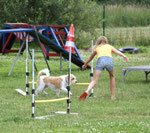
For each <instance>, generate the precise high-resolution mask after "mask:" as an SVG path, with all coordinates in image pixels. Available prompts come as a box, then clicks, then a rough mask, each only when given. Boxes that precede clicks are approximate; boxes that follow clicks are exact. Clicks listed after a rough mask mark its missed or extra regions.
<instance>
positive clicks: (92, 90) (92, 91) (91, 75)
mask: <svg viewBox="0 0 150 133" xmlns="http://www.w3.org/2000/svg"><path fill="white" fill-rule="evenodd" d="M92 53H93V40H91V54H92ZM90 77H91V81H92V80H93V60H92V61H91V72H90ZM93 93H94V89H93V88H92V89H91V94H90V95H89V97H91V96H93Z"/></svg>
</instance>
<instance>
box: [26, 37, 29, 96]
mask: <svg viewBox="0 0 150 133" xmlns="http://www.w3.org/2000/svg"><path fill="white" fill-rule="evenodd" d="M28 79H29V71H28V36H26V95H28V94H29V92H28V89H29V80H28Z"/></svg>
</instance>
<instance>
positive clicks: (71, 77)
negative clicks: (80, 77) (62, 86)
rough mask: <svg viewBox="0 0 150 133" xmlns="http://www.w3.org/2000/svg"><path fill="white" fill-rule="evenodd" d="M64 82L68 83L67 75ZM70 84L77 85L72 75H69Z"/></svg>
mask: <svg viewBox="0 0 150 133" xmlns="http://www.w3.org/2000/svg"><path fill="white" fill-rule="evenodd" d="M66 81H67V82H68V75H67V76H66ZM70 82H71V84H75V83H77V79H76V77H75V76H74V75H73V74H71V75H70Z"/></svg>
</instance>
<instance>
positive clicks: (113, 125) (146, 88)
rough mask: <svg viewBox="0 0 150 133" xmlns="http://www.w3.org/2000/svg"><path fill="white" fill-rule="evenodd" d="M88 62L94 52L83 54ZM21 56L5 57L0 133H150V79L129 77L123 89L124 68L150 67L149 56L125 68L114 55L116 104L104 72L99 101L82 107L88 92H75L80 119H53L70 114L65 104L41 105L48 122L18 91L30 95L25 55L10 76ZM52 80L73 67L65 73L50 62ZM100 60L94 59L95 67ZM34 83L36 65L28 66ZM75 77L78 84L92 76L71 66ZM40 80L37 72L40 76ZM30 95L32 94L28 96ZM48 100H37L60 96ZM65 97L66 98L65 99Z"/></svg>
mask: <svg viewBox="0 0 150 133" xmlns="http://www.w3.org/2000/svg"><path fill="white" fill-rule="evenodd" d="M80 53H81V56H82V58H83V59H84V60H86V59H87V58H88V57H89V55H90V51H88V52H87V51H86V52H85V51H82V52H80ZM15 56H16V54H8V55H5V56H3V55H0V75H1V76H0V92H1V93H0V132H1V133H63V132H64V133H72V132H74V133H101V132H103V133H110V132H111V133H148V132H150V96H149V94H150V78H149V80H148V81H147V82H146V81H145V73H144V72H130V73H129V74H128V76H127V77H126V78H125V83H122V68H123V67H126V66H136V65H150V50H149V52H147V53H145V54H144V53H142V54H132V55H129V54H127V56H129V59H130V62H129V63H125V61H124V60H123V59H122V57H119V56H115V55H114V64H115V78H116V99H115V100H114V101H112V100H110V88H109V77H108V73H107V72H106V71H104V72H103V73H102V76H101V77H100V79H99V82H98V84H97V85H96V86H95V87H94V95H95V96H96V97H94V98H87V99H86V100H84V101H79V100H78V97H79V96H80V95H81V94H82V93H83V92H84V90H85V89H86V87H87V86H71V91H72V93H73V95H72V96H71V101H72V103H71V112H76V113H79V115H71V114H68V115H60V114H54V113H53V112H55V111H66V106H67V104H66V101H61V102H55V103H42V104H36V107H35V116H45V115H51V116H50V117H48V118H47V119H42V120H39V119H33V118H32V117H31V112H32V111H31V95H28V96H22V95H20V94H19V93H17V92H16V91H15V89H17V88H20V89H23V90H24V91H25V85H26V83H25V80H26V77H25V53H24V54H23V55H21V56H19V59H18V61H17V63H16V65H15V67H14V69H13V71H12V74H11V75H10V76H8V72H9V70H10V68H11V65H12V64H13V61H14V58H15ZM48 62H49V65H50V68H51V71H52V73H51V75H53V76H58V75H63V74H67V73H68V62H65V61H63V68H62V71H61V72H60V70H59V69H60V66H59V64H60V61H59V58H58V57H51V58H50V60H49V61H48ZM35 63H36V65H37V68H38V70H41V69H44V68H46V64H45V62H44V59H43V57H42V54H41V53H36V54H35ZM95 63H96V58H95V59H94V65H95ZM29 69H30V80H31V60H29ZM72 73H73V74H74V75H75V76H76V77H77V80H78V82H80V83H87V82H90V76H89V74H90V70H85V71H81V70H80V69H79V68H78V67H77V66H75V65H74V64H72ZM35 80H37V72H35ZM29 92H30V94H31V89H30V90H29ZM47 92H48V95H44V94H39V95H38V96H36V97H35V98H36V99H45V100H46V99H54V98H57V97H56V94H55V92H53V91H51V90H47ZM60 97H66V94H65V93H63V92H62V93H60Z"/></svg>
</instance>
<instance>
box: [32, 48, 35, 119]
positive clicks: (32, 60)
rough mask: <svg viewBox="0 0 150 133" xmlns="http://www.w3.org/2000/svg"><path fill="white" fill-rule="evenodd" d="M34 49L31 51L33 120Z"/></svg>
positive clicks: (33, 105)
mask: <svg viewBox="0 0 150 133" xmlns="http://www.w3.org/2000/svg"><path fill="white" fill-rule="evenodd" d="M34 92H35V88H34V49H32V117H33V118H34V108H35V100H34Z"/></svg>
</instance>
